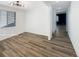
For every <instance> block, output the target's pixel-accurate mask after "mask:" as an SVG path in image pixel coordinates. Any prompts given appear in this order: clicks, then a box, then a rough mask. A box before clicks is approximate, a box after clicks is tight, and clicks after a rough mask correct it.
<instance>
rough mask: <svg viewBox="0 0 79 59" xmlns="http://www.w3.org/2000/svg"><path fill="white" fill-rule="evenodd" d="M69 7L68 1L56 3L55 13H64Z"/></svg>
mask: <svg viewBox="0 0 79 59" xmlns="http://www.w3.org/2000/svg"><path fill="white" fill-rule="evenodd" d="M69 6H70V2H69V1H60V2H57V3H56V11H57V13H64V12H66V11H67V9H68V8H69Z"/></svg>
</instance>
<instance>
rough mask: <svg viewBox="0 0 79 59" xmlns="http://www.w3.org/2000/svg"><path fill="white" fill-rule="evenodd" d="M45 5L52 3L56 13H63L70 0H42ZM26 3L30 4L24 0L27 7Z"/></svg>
mask: <svg viewBox="0 0 79 59" xmlns="http://www.w3.org/2000/svg"><path fill="white" fill-rule="evenodd" d="M9 2H10V1H5V2H4V1H0V4H8V3H9ZM44 2H45V3H46V4H47V5H52V6H55V7H56V12H57V13H64V12H66V11H67V9H68V7H69V5H70V1H58V2H56V1H44ZM26 3H27V4H28V5H30V3H29V2H24V4H25V7H27V5H26Z"/></svg>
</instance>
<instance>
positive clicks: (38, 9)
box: [25, 1, 50, 36]
mask: <svg viewBox="0 0 79 59" xmlns="http://www.w3.org/2000/svg"><path fill="white" fill-rule="evenodd" d="M31 5H32V7H30V9H29V10H26V26H25V28H26V29H25V31H26V32H31V33H35V34H40V35H45V36H49V31H50V8H49V7H48V6H47V5H45V3H43V2H41V1H39V2H38V1H35V2H32V4H31Z"/></svg>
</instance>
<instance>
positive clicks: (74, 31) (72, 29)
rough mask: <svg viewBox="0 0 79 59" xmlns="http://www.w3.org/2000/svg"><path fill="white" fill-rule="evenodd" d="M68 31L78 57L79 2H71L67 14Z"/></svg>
mask: <svg viewBox="0 0 79 59" xmlns="http://www.w3.org/2000/svg"><path fill="white" fill-rule="evenodd" d="M67 22H68V23H67V24H68V25H67V27H68V28H67V29H68V34H69V37H70V40H71V42H72V44H73V46H74V49H75V51H76V54H77V56H79V2H78V1H76V2H75V1H74V2H71V6H70V8H69V9H68V12H67Z"/></svg>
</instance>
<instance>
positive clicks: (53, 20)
mask: <svg viewBox="0 0 79 59" xmlns="http://www.w3.org/2000/svg"><path fill="white" fill-rule="evenodd" d="M50 18H51V19H50V37H49V39H51V38H52V37H53V36H52V34H53V33H55V31H56V8H55V7H54V6H51V7H50Z"/></svg>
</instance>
